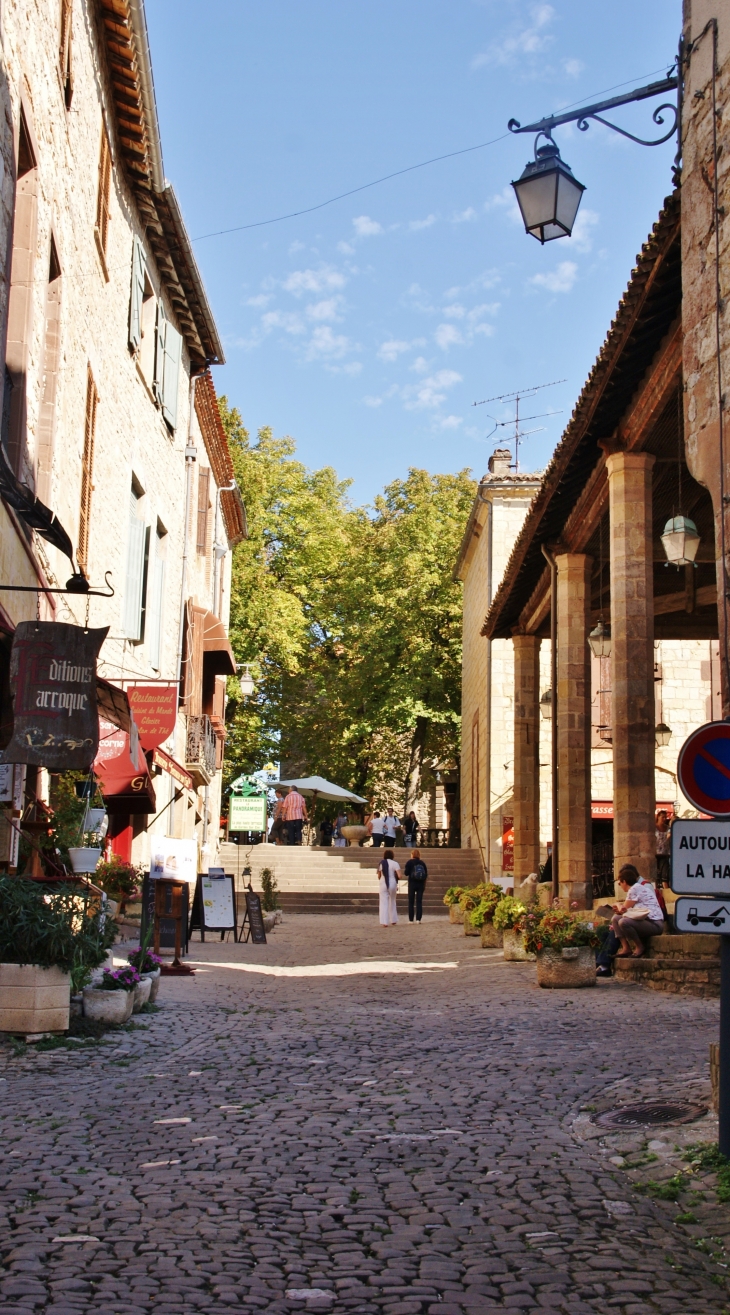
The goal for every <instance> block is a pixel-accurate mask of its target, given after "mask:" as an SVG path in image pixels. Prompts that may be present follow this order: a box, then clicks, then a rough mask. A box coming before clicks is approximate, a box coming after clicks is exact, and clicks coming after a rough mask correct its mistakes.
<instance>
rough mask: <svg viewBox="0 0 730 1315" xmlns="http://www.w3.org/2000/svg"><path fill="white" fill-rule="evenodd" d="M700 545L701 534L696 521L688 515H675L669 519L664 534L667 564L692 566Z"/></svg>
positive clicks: (663, 544) (663, 543)
mask: <svg viewBox="0 0 730 1315" xmlns="http://www.w3.org/2000/svg"><path fill="white" fill-rule="evenodd" d="M699 546H700V536H699V534H698V533H697V526H696V525H695V523H694V521H691V520H689V519H688V518H687V517H686V516H673V517H672V519H671V520H669V521H667V523H666V525H665V526H664V533H663V535H662V547H663V548H664V551H665V553H666V554H667V561H666V565H667V566H692V565H693V564H694V559H695V557H696V556H697V549H698V548H699Z"/></svg>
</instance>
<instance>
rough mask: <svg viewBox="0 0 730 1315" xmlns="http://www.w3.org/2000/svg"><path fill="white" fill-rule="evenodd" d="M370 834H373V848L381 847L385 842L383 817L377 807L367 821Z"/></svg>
mask: <svg viewBox="0 0 730 1315" xmlns="http://www.w3.org/2000/svg"><path fill="white" fill-rule="evenodd" d="M367 830H368V835H370V836H372V841H373V849H380V846H381V845H382V843H383V818H382V817H381V816H380V813H379V812H378V810H377V808H376V810H375V812H374V813H373V815H372V817H370V818H368V822H367Z"/></svg>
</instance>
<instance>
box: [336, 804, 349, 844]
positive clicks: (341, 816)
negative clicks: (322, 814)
mask: <svg viewBox="0 0 730 1315" xmlns="http://www.w3.org/2000/svg"><path fill="white" fill-rule="evenodd" d="M348 820H349V819H348V816H347V813H338V814H337V819H336V821H335V829H334V831H333V833H332V835H333V843H334V845H335V848H336V849H345V847H346V845H347V840H346V838H345V836H343V834H342V828H343V826H347V823H348Z"/></svg>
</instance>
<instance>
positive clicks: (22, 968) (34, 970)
mask: <svg viewBox="0 0 730 1315" xmlns="http://www.w3.org/2000/svg"><path fill="white" fill-rule="evenodd" d="M70 1004H71V974H70V973H64V972H61V969H60V968H38V967H37V966H36V965H35V964H32V963H0V1032H17V1033H22V1032H26V1033H31V1032H65V1031H66V1029H67V1027H68V1016H69V1008H70Z"/></svg>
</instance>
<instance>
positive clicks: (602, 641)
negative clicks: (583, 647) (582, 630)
mask: <svg viewBox="0 0 730 1315" xmlns="http://www.w3.org/2000/svg"><path fill="white" fill-rule="evenodd" d="M588 647H589V648H590V650H591V653H592V654H593V656H594V657H597V658H604V657H605V658H607V657H610V656H611V627H610V625H606V622H605V621H604V620H603V617H599V619H598V623H597V625H595V626H594V627H593V629H592V630H591V633H590V634H589V636H588Z"/></svg>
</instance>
